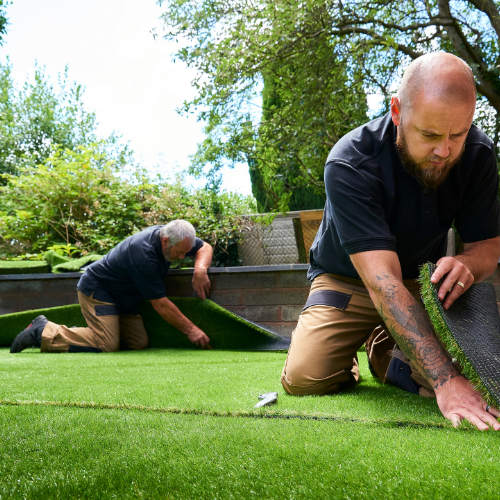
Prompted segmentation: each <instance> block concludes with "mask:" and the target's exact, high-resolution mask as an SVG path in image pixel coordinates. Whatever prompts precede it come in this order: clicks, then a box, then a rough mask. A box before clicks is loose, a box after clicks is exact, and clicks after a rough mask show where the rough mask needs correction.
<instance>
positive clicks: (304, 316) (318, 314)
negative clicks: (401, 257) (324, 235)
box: [281, 274, 433, 396]
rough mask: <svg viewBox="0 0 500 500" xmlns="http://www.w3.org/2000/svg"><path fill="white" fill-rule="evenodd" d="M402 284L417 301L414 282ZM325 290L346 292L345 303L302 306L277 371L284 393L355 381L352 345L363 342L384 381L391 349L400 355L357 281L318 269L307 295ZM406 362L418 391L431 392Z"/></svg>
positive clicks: (327, 389)
mask: <svg viewBox="0 0 500 500" xmlns="http://www.w3.org/2000/svg"><path fill="white" fill-rule="evenodd" d="M404 284H405V286H406V288H407V289H408V290H409V291H410V293H411V294H412V295H413V297H414V298H415V299H416V300H417V301H419V302H420V295H419V285H418V283H417V282H416V281H415V280H405V281H404ZM325 290H330V291H336V292H340V293H342V294H345V298H346V301H347V300H349V303H348V305H347V307H346V308H345V309H341V308H336V307H332V306H326V305H313V306H311V307H308V308H307V309H305V310H303V311H302V313H301V315H300V317H299V321H298V324H297V328H296V329H295V331H294V332H293V335H292V342H291V344H290V349H289V351H288V357H287V359H286V362H285V366H284V368H283V373H282V375H281V383H282V385H283V387H284V389H285V391H286V392H288V394H294V395H301V396H302V395H313V394H316V395H321V394H329V393H336V392H339V391H340V390H341V389H342V388H343V387H346V386H349V385H352V384H354V383H356V382H358V380H359V368H358V361H357V359H358V358H357V351H358V349H359V348H360V347H361V346H362V345H363V344H365V343H366V344H367V354H368V359H369V360H370V363H371V365H372V367H373V368H374V370H375V372H376V373H377V374H378V376H379V377H380V378H381V379H382V381H383V382H385V381H386V380H385V378H384V376H385V373H386V371H387V367H388V366H389V363H390V361H391V359H392V357H394V352H396V356H395V357H398V358H400V359H401V356H403V357H404V355H403V353H402V352H401V351H399V349H398V347H397V346H396V344H395V342H394V340H393V339H392V337H391V336H390V334H389V333H388V332H387V331H386V329H385V325H384V324H383V322H382V320H381V318H380V316H379V314H378V312H377V310H376V309H375V306H374V304H373V302H372V300H371V298H370V295H369V294H368V290H367V289H366V287H365V286H364V285H363V282H362V281H360V280H353V279H349V278H341V277H339V276H335V275H333V274H320V275H318V276H317V277H316V278H315V279H314V281H313V283H312V286H311V291H310V296H311V295H312V294H313V293H315V292H317V291H325ZM349 297H350V298H349ZM405 361H406V362H408V360H407V359H405ZM408 364H410V366H411V363H408ZM411 368H412V374H411V378H412V379H413V380H414V381H416V382H417V384H419V385H421V386H423V387H424V389H423V391H420V394H422V395H425V396H431V395H433V391H432V387H431V386H430V385H429V384H428V383H427V381H426V380H425V379H424V377H422V375H421V374H420V373H419V372H418V370H416V369H415V367H414V366H411Z"/></svg>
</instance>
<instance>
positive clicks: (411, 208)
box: [281, 52, 500, 430]
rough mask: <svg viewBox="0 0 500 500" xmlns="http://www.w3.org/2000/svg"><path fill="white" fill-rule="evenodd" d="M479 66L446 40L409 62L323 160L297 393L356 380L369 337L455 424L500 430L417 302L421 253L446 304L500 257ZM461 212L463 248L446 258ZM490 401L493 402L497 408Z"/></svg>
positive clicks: (390, 374) (375, 369)
mask: <svg viewBox="0 0 500 500" xmlns="http://www.w3.org/2000/svg"><path fill="white" fill-rule="evenodd" d="M475 106H476V89H475V82H474V77H473V75H472V71H471V70H470V68H469V66H467V64H466V63H465V62H464V61H462V60H461V59H459V58H458V57H455V56H453V55H451V54H447V53H444V52H439V53H432V54H428V55H425V56H422V57H420V58H418V59H417V60H415V61H414V62H412V63H411V64H410V66H409V67H408V69H407V70H406V72H405V74H404V76H403V79H402V82H401V86H400V89H399V92H398V95H397V96H396V97H393V98H392V101H391V108H390V113H388V114H387V115H386V116H385V117H383V118H380V119H377V120H373V121H371V122H369V123H367V124H365V125H363V126H362V127H359V128H358V129H356V130H354V131H352V132H350V133H349V134H347V135H345V136H344V137H343V138H342V139H341V140H340V141H339V142H338V143H337V144H336V145H335V146H334V147H333V149H332V151H331V152H330V155H329V156H328V159H327V162H326V167H325V186H326V194H327V201H326V205H325V211H324V217H323V221H322V224H321V227H320V229H319V231H318V234H317V236H316V239H315V241H314V243H313V246H312V248H311V252H310V268H309V273H308V277H309V279H311V280H313V282H312V286H311V292H310V295H309V298H308V300H307V303H306V305H305V307H304V310H303V311H302V314H301V315H300V318H299V322H298V325H297V328H296V330H295V332H294V334H293V337H292V343H291V346H290V350H289V353H288V358H287V361H286V363H285V367H284V369H283V373H282V377H281V382H282V384H283V387H284V388H285V390H286V391H287V392H288V393H289V394H295V395H307V394H316V395H321V394H331V393H336V392H338V391H340V390H342V389H343V388H345V387H347V386H350V385H352V384H354V383H356V382H357V381H358V379H359V370H358V364H357V357H356V352H357V350H358V349H359V348H360V347H361V346H362V345H363V344H364V343H365V342H366V345H367V352H368V355H369V361H370V362H371V366H370V367H371V369H372V373H374V374H375V375H377V376H379V377H380V378H381V379H382V380H383V381H384V382H390V383H392V384H394V385H397V386H399V387H401V388H403V389H405V390H407V391H410V392H413V393H419V394H421V395H424V396H434V395H435V397H436V398H437V403H438V406H439V409H440V410H441V412H442V414H443V415H444V416H445V417H446V418H448V419H450V420H451V421H452V422H453V423H454V424H455V425H456V424H458V423H459V422H460V421H461V420H462V419H467V420H469V421H470V422H472V423H473V424H474V425H476V426H477V427H478V428H480V429H488V428H493V429H495V430H499V429H500V424H499V423H498V422H497V420H496V419H495V417H498V416H499V415H500V413H499V411H498V410H497V409H495V408H489V407H488V406H487V405H486V403H485V402H484V401H483V400H482V399H481V396H480V395H479V393H478V392H476V391H475V390H474V389H473V387H472V386H471V384H470V382H469V381H468V380H467V379H465V378H464V377H463V376H461V375H460V373H459V371H458V370H457V368H456V366H454V364H453V363H452V361H451V360H450V359H449V357H448V356H447V354H446V353H445V351H444V350H443V348H442V347H441V345H440V344H439V342H438V340H437V338H436V336H435V333H434V331H433V329H432V326H431V324H430V322H429V319H428V317H427V315H426V313H425V311H424V309H423V307H422V305H421V303H420V298H419V286H418V283H417V282H416V281H415V279H416V278H417V277H418V272H419V266H420V265H422V264H424V263H425V262H427V261H431V262H437V264H438V266H437V269H436V271H435V273H434V275H433V276H432V281H433V282H434V283H436V282H438V281H439V280H440V279H441V278H443V277H444V278H445V279H444V281H443V284H442V286H441V287H440V290H439V297H440V299H441V300H442V301H443V306H444V308H445V309H448V308H449V307H450V306H451V305H452V304H453V302H454V301H455V300H456V299H457V297H459V296H460V294H462V293H463V292H464V291H465V290H467V289H468V288H469V287H470V286H471V285H472V283H474V281H476V282H477V281H481V280H483V279H485V278H486V277H487V276H489V275H490V274H492V273H493V272H494V271H495V269H496V266H497V263H498V259H499V257H500V238H499V235H500V206H499V200H498V196H497V193H498V186H499V178H498V172H497V164H496V157H495V154H494V147H493V144H492V142H491V140H490V139H489V138H488V137H487V136H486V135H485V134H484V133H483V132H482V131H481V130H479V129H478V128H477V127H475V126H474V125H472V119H473V116H474V111H475ZM452 224H454V225H455V227H456V229H457V230H458V232H459V234H460V236H461V238H462V240H463V241H464V242H465V243H464V248H465V250H464V252H463V253H462V254H460V255H457V256H456V257H446V256H445V254H446V241H447V232H448V230H449V229H450V227H451V226H452ZM486 410H489V411H486Z"/></svg>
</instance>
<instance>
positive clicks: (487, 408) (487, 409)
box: [484, 405, 490, 413]
mask: <svg viewBox="0 0 500 500" xmlns="http://www.w3.org/2000/svg"><path fill="white" fill-rule="evenodd" d="M484 411H487V412H488V413H489V412H490V405H486V408H485V410H484Z"/></svg>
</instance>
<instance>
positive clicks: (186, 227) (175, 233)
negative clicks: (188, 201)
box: [160, 219, 196, 247]
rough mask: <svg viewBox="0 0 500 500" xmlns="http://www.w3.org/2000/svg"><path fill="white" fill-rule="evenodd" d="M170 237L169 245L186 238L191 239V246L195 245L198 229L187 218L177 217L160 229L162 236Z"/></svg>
mask: <svg viewBox="0 0 500 500" xmlns="http://www.w3.org/2000/svg"><path fill="white" fill-rule="evenodd" d="M165 237H166V238H168V243H169V245H177V243H179V242H180V241H182V240H184V239H185V238H188V239H189V243H191V246H192V247H193V246H194V241H195V238H196V231H195V230H194V227H193V225H192V224H191V223H189V222H188V221H187V220H182V219H176V220H173V221H171V222H169V223H168V224H166V225H165V226H163V227H162V228H161V229H160V238H161V239H162V240H163V238H165Z"/></svg>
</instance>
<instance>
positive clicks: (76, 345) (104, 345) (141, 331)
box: [41, 291, 149, 352]
mask: <svg viewBox="0 0 500 500" xmlns="http://www.w3.org/2000/svg"><path fill="white" fill-rule="evenodd" d="M78 301H79V302H80V306H81V308H82V314H83V316H84V317H85V320H86V321H87V325H88V327H87V328H68V327H67V326H65V325H57V324H56V323H52V322H51V321H49V322H48V323H47V325H46V326H45V328H44V330H43V332H42V348H41V350H42V352H68V350H69V351H70V352H71V351H74V352H78V351H84V350H85V349H82V348H88V347H90V348H94V349H100V350H102V351H104V352H114V351H118V349H119V347H120V341H122V342H123V343H124V344H125V345H126V347H128V348H129V349H134V350H139V349H146V348H147V347H148V342H149V340H148V334H147V333H146V328H145V327H144V322H143V321H142V317H141V316H140V315H134V314H128V315H123V314H119V313H118V310H117V308H116V305H115V304H110V303H108V302H101V301H99V300H95V299H94V298H93V294H92V296H91V297H87V296H86V295H85V294H83V293H81V292H80V291H78Z"/></svg>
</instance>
